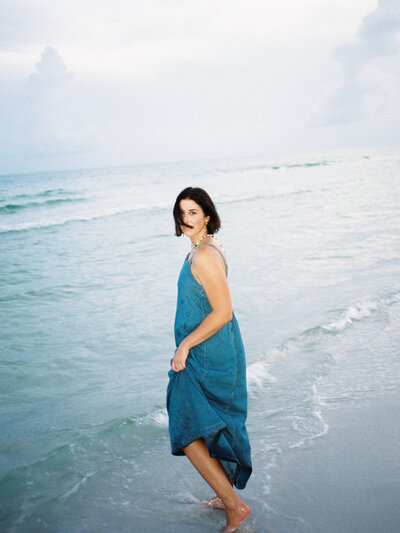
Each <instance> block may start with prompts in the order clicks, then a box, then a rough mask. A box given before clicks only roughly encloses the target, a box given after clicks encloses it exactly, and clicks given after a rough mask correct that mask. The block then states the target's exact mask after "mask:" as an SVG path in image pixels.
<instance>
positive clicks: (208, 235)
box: [192, 233, 214, 248]
mask: <svg viewBox="0 0 400 533" xmlns="http://www.w3.org/2000/svg"><path fill="white" fill-rule="evenodd" d="M206 237H212V238H214V235H211V234H210V233H207V234H206V235H203V236H202V238H201V239H199V240H198V241H197V242H195V243H194V244H192V248H197V246H198V245H199V244H200V243H201V241H202V240H203V239H205V238H206Z"/></svg>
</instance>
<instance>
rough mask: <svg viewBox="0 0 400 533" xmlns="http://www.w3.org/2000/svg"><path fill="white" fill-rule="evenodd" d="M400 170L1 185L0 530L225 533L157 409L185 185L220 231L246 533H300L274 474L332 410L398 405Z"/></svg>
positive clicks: (217, 168)
mask: <svg viewBox="0 0 400 533" xmlns="http://www.w3.org/2000/svg"><path fill="white" fill-rule="evenodd" d="M399 163H400V157H399V155H398V152H397V151H395V150H371V149H369V150H365V151H363V152H343V153H338V152H336V153H333V154H332V153H330V154H317V155H313V156H309V157H307V158H305V157H304V158H301V157H298V158H286V159H285V158H282V159H281V160H274V161H269V160H267V159H265V160H262V159H257V160H256V159H247V160H245V159H235V160H227V161H222V160H219V161H207V162H188V163H179V164H178V163H177V164H168V165H154V166H143V167H130V168H120V169H94V170H82V171H75V172H54V173H43V174H40V173H36V174H26V175H17V176H0V232H1V235H0V253H1V263H0V265H1V269H0V299H1V307H0V320H1V324H2V328H1V339H0V347H1V361H0V364H1V373H0V391H1V399H0V407H1V410H0V413H1V415H0V417H1V418H0V476H1V477H0V501H1V513H0V516H1V522H0V523H1V529H2V530H4V531H13V532H14V531H15V532H24V533H25V532H29V531H32V532H33V531H35V532H40V531H58V532H68V533H71V532H81V531H93V532H101V531H107V532H109V531H119V532H124V531H138V532H142V531H152V532H160V533H161V532H166V531H171V532H172V531H173V532H180V531H182V532H185V533H186V532H190V531H193V532H195V531H196V532H200V531H201V532H206V531H210V532H211V531H216V530H217V529H218V527H219V525H220V524H221V523H222V521H223V516H222V515H219V514H217V516H216V515H215V513H213V512H210V511H209V510H204V509H202V508H201V507H200V506H199V505H197V504H198V502H199V501H200V500H201V499H204V498H206V497H207V496H208V494H209V491H208V489H207V487H206V486H205V484H204V482H203V481H202V480H200V479H199V478H198V476H197V475H196V473H195V472H192V470H191V467H190V466H189V465H188V464H187V462H186V460H185V459H184V458H176V457H172V456H170V455H169V442H168V431H167V416H166V412H165V403H164V402H165V388H166V384H167V371H168V369H169V361H170V358H171V356H172V353H173V350H174V345H173V332H172V329H173V319H174V312H175V299H176V281H177V276H178V273H179V269H180V266H181V264H182V262H183V260H184V257H185V255H186V253H187V251H188V242H185V240H184V239H176V238H175V237H173V224H172V217H171V208H172V205H173V202H174V199H175V197H176V195H177V193H178V192H179V191H180V190H181V189H182V188H184V187H186V186H187V185H196V186H202V187H204V188H206V189H207V190H208V191H209V192H210V194H211V195H212V197H213V198H214V199H215V201H216V204H217V207H218V210H219V212H220V215H221V218H222V221H223V229H222V231H221V233H220V240H221V241H222V242H223V245H224V247H225V248H226V250H227V254H228V259H229V278H230V286H231V292H232V296H233V302H234V308H235V314H236V316H237V318H238V320H239V323H240V327H241V331H242V335H243V339H244V343H245V347H246V352H247V362H248V386H249V418H248V430H249V435H250V440H251V444H252V450H253V462H254V473H253V476H252V478H251V479H250V481H249V484H248V487H247V488H246V490H245V492H244V493H243V494H244V496H245V497H246V498H247V500H248V501H249V503H250V505H252V506H253V508H254V513H253V515H252V517H251V518H250V519H249V520H248V523H249V525H248V526H246V527H248V530H249V531H267V530H269V529H268V527H269V526H266V524H275V525H276V527H275V529H274V530H275V531H277V530H279V529H280V530H282V531H284V530H285V527H286V528H287V530H290V531H291V532H294V531H299V532H301V531H308V529H307V526H306V524H305V523H304V522H303V521H302V517H301V516H300V517H296V519H295V520H294V519H292V518H290V519H289V518H288V517H285V515H284V513H283V512H282V511H281V509H279V508H278V507H276V504H274V505H275V506H274V507H272V506H271V505H270V495H271V493H273V491H274V480H273V472H274V468H273V467H274V464H276V461H277V459H278V458H279V460H284V457H285V454H290V453H293V450H296V449H297V448H299V447H303V446H306V445H307V443H309V442H310V441H312V440H314V439H316V438H318V436H321V435H323V434H324V433H326V432H327V431H329V427H328V425H327V423H326V421H325V419H324V409H325V408H326V406H330V407H332V408H334V407H337V406H340V405H344V404H348V403H351V402H355V403H356V402H357V401H359V400H360V399H363V398H366V397H372V398H373V397H376V396H378V395H380V394H384V393H385V392H388V391H398V390H399V361H398V349H397V347H398V346H399V340H400V331H399V330H400V328H399V320H400V282H399V280H400V276H399V273H400V257H399V255H400V254H399V251H400V217H399V205H400V181H399V179H398V175H399V170H400V164H399ZM278 524H280V526H279V527H278ZM242 529H243V528H242Z"/></svg>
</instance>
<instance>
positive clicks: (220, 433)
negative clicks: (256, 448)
mask: <svg viewBox="0 0 400 533" xmlns="http://www.w3.org/2000/svg"><path fill="white" fill-rule="evenodd" d="M200 246H212V247H213V248H215V249H216V250H217V251H218V252H219V253H220V254H221V256H222V258H223V259H224V263H225V258H224V257H223V254H222V252H221V251H220V250H219V249H218V248H217V247H216V246H215V245H213V244H211V243H205V244H202V245H200ZM188 257H189V254H188V256H187V257H186V259H185V262H184V264H183V266H182V270H181V273H180V276H179V280H178V303H177V310H176V316H175V342H176V346H179V344H180V343H181V342H182V341H183V339H184V338H185V337H186V336H187V335H189V333H191V332H192V331H193V330H194V329H195V328H196V327H197V326H198V325H199V324H200V323H201V322H202V321H203V320H204V318H205V317H206V316H207V315H208V314H209V313H210V312H211V311H212V308H211V306H210V303H209V301H208V298H207V295H206V293H205V291H204V289H203V287H202V286H201V285H200V283H198V281H196V279H195V278H194V277H193V274H192V272H191V270H190V265H191V261H189V260H188ZM192 259H193V257H192ZM225 266H226V263H225ZM168 376H169V384H168V389H167V410H168V416H169V433H170V439H171V451H172V454H173V455H184V452H183V448H185V447H186V446H188V444H190V443H191V442H193V441H195V440H197V439H199V438H200V437H202V438H203V439H204V441H205V443H206V445H207V448H208V451H209V453H210V456H211V457H215V458H217V459H219V461H220V462H221V464H222V466H223V468H224V470H225V472H226V473H227V475H228V477H229V479H230V480H231V481H232V483H233V484H234V485H235V487H237V488H238V489H243V488H244V487H245V486H246V483H247V480H248V479H249V477H250V475H251V471H252V467H251V457H250V443H249V438H248V435H247V430H246V426H245V422H246V416H247V391H246V361H245V353H244V348H243V342H242V338H241V335H240V330H239V325H238V323H237V320H236V318H235V315H234V314H233V318H232V320H231V321H230V322H228V323H227V324H225V325H224V326H223V327H222V328H221V329H220V330H218V331H217V332H216V333H215V334H214V335H212V337H210V338H209V339H207V340H205V341H204V342H202V343H201V344H198V345H197V346H194V347H193V348H191V349H190V353H189V357H188V359H187V361H186V368H185V370H182V371H181V372H174V371H173V370H172V369H171V370H170V371H169V373H168Z"/></svg>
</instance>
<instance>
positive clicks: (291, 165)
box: [216, 159, 334, 174]
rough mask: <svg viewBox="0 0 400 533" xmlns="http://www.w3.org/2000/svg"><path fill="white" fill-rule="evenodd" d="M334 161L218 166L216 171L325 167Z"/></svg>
mask: <svg viewBox="0 0 400 533" xmlns="http://www.w3.org/2000/svg"><path fill="white" fill-rule="evenodd" d="M333 163H334V162H333V161H330V160H326V159H322V160H321V161H310V162H305V163H286V164H281V165H271V164H270V165H267V164H261V165H260V164H258V165H257V164H254V165H246V166H239V167H235V168H218V169H216V172H218V173H221V174H226V173H232V172H249V171H252V170H280V169H285V168H311V167H324V166H327V165H331V164H333Z"/></svg>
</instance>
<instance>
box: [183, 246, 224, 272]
mask: <svg viewBox="0 0 400 533" xmlns="http://www.w3.org/2000/svg"><path fill="white" fill-rule="evenodd" d="M200 246H212V247H213V248H215V249H216V250H217V252H218V253H219V254H220V255H221V257H222V260H223V262H224V265H225V270H226V274H228V265H227V263H226V259H225V256H224V254H223V253H222V252H221V250H220V249H219V248H218V246H215V244H212V243H211V242H205V243H203V244H199V245H198V246H197V249H199V248H200ZM197 249H196V251H195V253H194V254H193V255H192V257H191V259H190V262H192V261H193V258H194V256H195V255H196V254H197Z"/></svg>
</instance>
